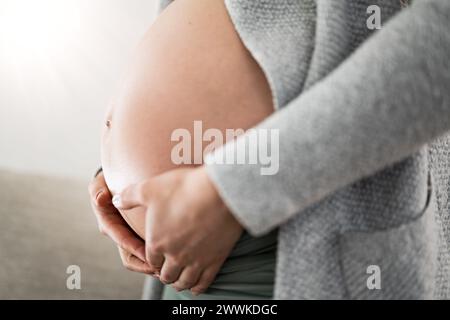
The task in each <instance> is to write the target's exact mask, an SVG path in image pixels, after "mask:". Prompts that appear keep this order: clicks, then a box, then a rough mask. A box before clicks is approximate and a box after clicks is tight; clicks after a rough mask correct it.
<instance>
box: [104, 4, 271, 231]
mask: <svg viewBox="0 0 450 320" xmlns="http://www.w3.org/2000/svg"><path fill="white" fill-rule="evenodd" d="M272 112H273V104H272V97H271V94H270V89H269V86H268V84H267V81H266V79H265V77H264V74H263V72H262V71H261V69H260V68H259V66H258V65H257V63H256V62H255V61H254V60H253V58H252V57H251V55H250V54H249V52H248V51H247V50H246V49H245V47H244V46H243V44H242V42H241V41H240V39H239V37H238V35H237V33H236V31H235V29H234V27H233V25H232V23H231V21H230V19H229V16H228V14H227V11H226V8H225V5H224V3H223V0H177V1H175V2H174V3H173V4H172V5H170V6H169V7H168V8H167V9H166V10H165V11H164V12H163V14H162V15H160V17H159V18H158V19H157V20H156V22H155V23H154V24H153V25H152V26H151V28H150V30H149V31H148V32H147V34H146V35H145V37H144V39H143V41H142V43H141V44H140V46H139V47H138V50H137V53H136V57H135V60H134V61H133V63H132V65H131V66H130V70H129V72H128V76H127V77H126V79H125V82H124V84H123V86H122V88H121V90H120V92H119V93H118V94H117V95H116V98H115V99H114V103H113V104H112V106H111V108H110V110H109V112H108V115H107V120H106V121H105V122H107V123H108V125H106V124H105V129H104V132H103V137H102V165H103V170H104V175H105V178H106V182H107V185H108V187H109V188H110V190H111V192H112V193H113V194H114V193H116V192H119V191H121V190H122V189H123V188H124V187H126V186H128V185H129V184H133V183H137V182H140V181H142V180H145V179H148V178H150V177H153V176H155V175H158V174H160V173H162V172H164V171H167V170H170V169H173V168H176V167H179V165H177V164H175V163H174V162H173V161H172V160H173V159H171V151H172V148H173V147H174V145H175V144H176V142H172V141H171V135H172V133H173V131H174V130H176V129H187V130H189V131H190V132H191V136H193V132H192V131H193V125H194V121H201V122H202V126H203V130H206V129H208V128H217V129H219V130H221V131H222V132H224V131H225V129H238V128H242V129H248V128H251V127H253V126H254V125H256V124H257V123H258V122H260V121H261V120H262V119H264V118H266V117H267V116H268V115H270V114H271V113H272ZM134 211H139V209H134ZM121 214H122V215H123V216H124V218H125V219H126V221H127V222H128V223H129V224H130V226H131V227H132V228H133V229H134V230H135V231H136V233H137V234H139V235H140V236H141V237H144V219H145V215H144V214H143V213H139V212H121Z"/></svg>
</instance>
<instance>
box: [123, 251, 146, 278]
mask: <svg viewBox="0 0 450 320" xmlns="http://www.w3.org/2000/svg"><path fill="white" fill-rule="evenodd" d="M119 254H120V258H121V259H122V264H123V265H124V267H125V268H127V269H128V270H130V271H134V272H140V273H146V274H153V270H152V268H151V267H150V266H149V265H148V264H147V263H146V262H144V261H142V260H140V259H139V258H137V257H136V256H134V255H132V254H131V253H129V252H126V251H125V250H123V249H122V248H120V247H119Z"/></svg>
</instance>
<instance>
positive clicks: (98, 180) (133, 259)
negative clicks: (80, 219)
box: [89, 173, 155, 274]
mask: <svg viewBox="0 0 450 320" xmlns="http://www.w3.org/2000/svg"><path fill="white" fill-rule="evenodd" d="M89 194H90V196H91V206H92V209H93V211H94V214H95V217H96V219H97V224H98V228H99V230H100V232H101V233H102V234H104V235H107V236H108V237H110V238H111V239H112V240H113V241H114V242H115V243H116V244H117V246H118V247H119V253H120V257H121V259H122V263H123V265H124V266H125V267H126V268H127V269H129V270H132V271H137V272H142V273H148V274H152V273H154V271H155V270H153V269H152V268H151V267H150V266H149V265H148V264H147V263H146V262H145V245H144V242H143V241H142V240H141V239H139V238H138V237H137V236H136V235H135V234H134V233H133V231H132V230H131V229H130V228H129V227H128V225H127V223H126V222H125V220H123V218H122V216H121V215H120V213H119V212H118V211H117V209H116V208H115V207H114V206H113V205H112V202H111V198H112V197H111V193H110V192H109V189H108V187H107V186H106V182H105V179H104V177H103V173H99V174H98V175H97V176H96V177H95V178H94V180H92V182H91V183H90V185H89Z"/></svg>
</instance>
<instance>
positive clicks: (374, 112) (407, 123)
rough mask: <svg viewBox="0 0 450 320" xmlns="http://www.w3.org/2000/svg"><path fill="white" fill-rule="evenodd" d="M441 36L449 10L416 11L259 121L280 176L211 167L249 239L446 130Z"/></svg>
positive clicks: (449, 47) (448, 110)
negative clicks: (273, 140) (274, 140)
mask: <svg viewBox="0 0 450 320" xmlns="http://www.w3.org/2000/svg"><path fill="white" fill-rule="evenodd" d="M448 30H450V3H448V2H447V1H444V0H437V1H428V2H423V3H418V4H417V5H415V6H413V7H412V8H411V9H410V10H407V11H405V12H403V13H402V14H399V15H398V16H397V17H396V18H395V19H393V20H392V21H391V22H390V23H389V24H388V25H386V26H385V27H384V28H383V30H380V31H379V32H378V33H376V34H375V35H374V36H373V37H372V38H371V39H369V40H368V41H367V42H366V43H365V44H364V45H363V46H362V47H361V48H360V49H359V50H357V51H356V52H355V53H354V54H353V55H352V56H351V57H350V58H349V59H348V60H347V61H346V62H344V63H343V64H342V65H341V66H340V67H339V68H338V69H337V70H336V71H335V72H333V73H332V74H331V75H330V76H328V77H327V78H326V79H324V80H323V81H322V82H320V83H318V84H317V85H316V86H314V87H313V88H311V89H310V90H309V91H307V92H306V93H304V94H303V95H301V96H300V97H298V98H297V99H296V100H294V101H293V102H292V103H291V104H290V105H288V106H287V107H285V108H284V109H283V110H281V111H280V112H278V113H276V114H274V115H273V116H272V117H270V118H269V119H268V120H267V121H265V122H264V123H262V124H261V125H260V126H259V127H260V128H268V129H271V128H273V129H279V130H280V146H279V150H280V170H279V172H278V174H276V175H274V176H261V175H260V167H259V166H237V165H236V166H233V165H210V166H209V167H208V170H209V173H210V177H211V178H212V180H213V181H214V182H215V185H216V186H217V188H218V190H219V192H220V193H221V195H222V197H223V198H224V200H225V202H226V203H227V204H228V205H229V207H230V208H231V210H232V211H233V212H234V214H235V216H236V217H237V218H238V219H239V220H240V222H241V223H242V224H243V225H244V226H245V227H246V228H247V229H248V230H249V231H250V232H252V233H253V234H261V233H264V232H267V231H269V230H270V229H272V228H274V227H276V226H278V225H279V224H281V223H282V222H284V221H286V220H287V219H289V218H290V217H292V216H293V215H295V214H297V213H298V212H300V211H301V210H302V209H304V208H306V207H307V206H309V205H311V204H313V203H315V202H317V201H319V200H321V199H323V198H324V197H325V196H327V195H329V194H331V193H333V192H334V191H336V190H338V189H339V188H342V187H344V186H346V185H348V184H350V183H352V182H355V181H357V180H359V179H361V178H363V177H366V176H369V175H371V174H373V173H375V172H377V171H378V170H380V169H382V168H384V167H386V166H388V165H390V164H393V163H394V162H396V161H399V160H401V159H403V158H405V157H407V156H408V155H410V154H412V153H414V152H415V151H416V150H418V149H419V148H420V147H422V146H423V145H424V144H426V143H427V142H430V141H432V140H433V139H434V138H436V137H437V136H439V135H442V134H444V133H445V132H446V131H448V130H450V90H449V88H450V74H449V70H450V61H449V53H450V37H449V35H448ZM243 142H244V140H240V141H239V142H237V143H243ZM226 147H227V148H229V147H232V146H231V145H227V146H226ZM250 199H251V200H250Z"/></svg>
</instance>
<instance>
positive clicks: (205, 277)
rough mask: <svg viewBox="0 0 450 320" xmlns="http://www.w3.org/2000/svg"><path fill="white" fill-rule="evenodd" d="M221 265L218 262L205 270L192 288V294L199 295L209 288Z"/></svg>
mask: <svg viewBox="0 0 450 320" xmlns="http://www.w3.org/2000/svg"><path fill="white" fill-rule="evenodd" d="M221 266H222V265H221V264H216V265H213V266H211V267H209V268H207V269H206V270H205V271H203V273H202V274H201V276H200V278H199V280H198V283H197V284H196V285H195V286H193V287H192V289H191V292H192V294H194V295H196V296H198V295H199V294H201V293H203V292H205V291H206V290H207V289H208V288H209V286H210V285H211V283H213V281H214V279H215V278H216V275H217V273H218V272H219V270H220V267H221Z"/></svg>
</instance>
